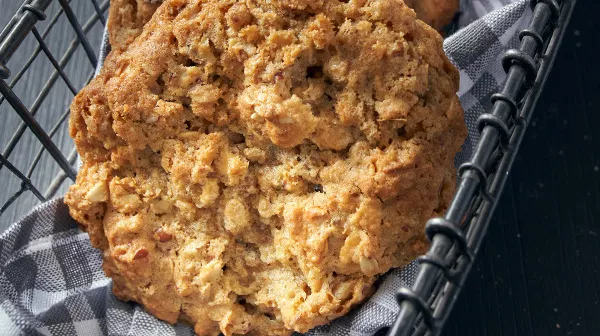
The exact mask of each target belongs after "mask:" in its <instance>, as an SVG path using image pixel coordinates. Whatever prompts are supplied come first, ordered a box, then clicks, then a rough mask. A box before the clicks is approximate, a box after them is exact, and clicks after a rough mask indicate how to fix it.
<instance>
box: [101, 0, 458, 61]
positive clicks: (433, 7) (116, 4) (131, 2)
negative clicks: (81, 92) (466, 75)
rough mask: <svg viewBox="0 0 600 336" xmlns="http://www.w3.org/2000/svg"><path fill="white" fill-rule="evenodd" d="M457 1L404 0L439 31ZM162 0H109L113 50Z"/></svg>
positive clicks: (127, 39) (122, 44)
mask: <svg viewBox="0 0 600 336" xmlns="http://www.w3.org/2000/svg"><path fill="white" fill-rule="evenodd" d="M458 1H459V0H404V2H406V4H407V5H408V6H409V7H411V8H413V9H414V10H415V11H416V13H417V17H418V18H419V19H421V20H423V21H424V22H425V23H427V24H428V25H430V26H432V27H433V28H435V29H436V30H438V31H441V29H442V28H444V26H446V25H447V24H449V23H450V22H451V21H452V18H453V17H454V14H455V13H456V11H457V9H458ZM162 2H163V0H111V1H110V12H109V15H108V35H109V40H110V44H111V47H112V48H113V49H114V50H123V49H124V48H125V47H126V46H127V45H129V44H130V43H131V42H133V40H134V39H135V38H136V37H137V36H138V35H139V34H140V33H141V32H142V28H143V27H144V24H146V22H148V21H149V20H150V18H151V17H152V14H153V13H154V11H155V10H156V9H157V8H158V6H159V5H160V3H162Z"/></svg>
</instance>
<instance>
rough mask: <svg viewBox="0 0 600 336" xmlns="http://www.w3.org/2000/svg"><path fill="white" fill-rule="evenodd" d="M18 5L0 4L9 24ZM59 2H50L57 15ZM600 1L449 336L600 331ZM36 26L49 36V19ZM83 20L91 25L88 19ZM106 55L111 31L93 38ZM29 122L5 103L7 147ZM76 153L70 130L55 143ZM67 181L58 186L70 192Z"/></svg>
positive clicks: (72, 69)
mask: <svg viewBox="0 0 600 336" xmlns="http://www.w3.org/2000/svg"><path fill="white" fill-rule="evenodd" d="M75 2H76V3H77V5H76V6H73V7H74V9H75V10H76V14H77V16H78V17H79V18H85V19H87V18H88V17H89V16H90V15H91V14H92V13H93V7H92V6H91V4H90V2H89V1H88V0H73V3H75ZM19 3H20V1H13V0H0V8H1V9H2V10H1V11H0V26H2V27H3V26H4V25H5V23H6V22H8V21H9V19H10V17H11V16H12V15H13V14H14V13H15V11H16V10H17V9H18V6H19ZM58 7H59V6H58V3H57V2H55V3H54V4H53V5H52V9H51V13H54V12H56V10H57V9H58ZM599 12H600V2H598V1H583V0H580V1H579V5H578V7H577V8H576V9H575V16H574V18H573V20H572V23H571V25H570V28H569V31H568V32H567V35H566V38H565V41H564V42H563V46H562V49H561V51H560V52H559V56H558V59H557V61H556V64H555V66H554V69H553V71H552V74H551V76H550V80H549V82H548V83H547V85H546V89H545V91H544V94H543V95H542V97H541V99H540V102H539V103H538V107H537V109H536V113H535V117H534V120H533V122H532V124H531V127H530V129H529V130H528V133H527V136H526V139H525V141H524V143H523V146H522V148H521V151H520V154H519V157H518V159H517V161H516V163H515V167H514V169H513V171H512V174H511V177H510V180H509V183H508V185H507V187H506V189H505V193H504V195H503V197H502V200H501V203H500V205H499V206H498V209H497V211H496V216H495V218H494V219H493V220H492V223H491V225H490V231H489V233H488V236H487V239H486V242H485V244H484V247H483V249H482V251H481V254H480V255H479V257H478V258H477V261H476V265H475V267H474V268H473V271H472V272H471V274H470V276H469V280H468V282H467V284H466V286H465V288H464V289H463V290H462V293H461V295H460V298H459V301H458V303H457V305H456V306H455V309H454V311H453V313H452V316H451V318H450V321H449V323H448V324H447V326H446V330H445V331H444V334H445V335H461V336H463V335H511V336H512V335H600V274H599V270H600V260H599V257H600V153H599V151H598V148H600V132H599V131H598V128H599V125H600V113H599V109H600V94H599V92H600V84H599V81H598V77H600V65H599V64H598V61H597V50H599V48H600V45H599V44H598V42H597V37H596V34H597V30H598V29H597V28H598V27H597V24H596V22H597V19H596V16H597V14H596V13H599ZM51 16H52V15H49V19H47V20H46V21H45V22H41V23H39V24H38V25H37V28H38V29H39V30H40V31H43V30H44V29H45V26H46V25H47V24H48V21H50V18H51ZM82 21H85V20H82ZM74 37H75V34H74V33H73V29H72V28H71V27H70V26H69V23H68V22H67V21H66V20H64V19H62V20H60V21H59V22H58V23H57V24H56V26H55V27H54V28H53V30H52V33H51V34H49V36H48V37H47V39H46V40H47V42H48V44H49V46H50V48H51V50H52V51H53V52H54V53H57V54H59V55H62V53H64V51H65V49H66V48H67V47H68V45H69V44H70V43H71V41H72V39H73V38H74ZM88 37H89V39H90V42H91V44H92V46H94V47H95V48H97V47H98V46H99V42H100V38H101V25H100V24H97V25H96V26H95V27H94V29H92V30H91V31H90V33H88ZM36 45H37V42H36V41H35V40H34V39H33V38H32V37H28V38H27V39H26V40H25V42H24V44H23V45H22V47H21V48H20V50H19V52H18V54H16V55H15V56H14V57H13V58H12V59H11V61H10V62H9V63H8V67H9V68H10V69H11V70H12V72H13V74H14V73H16V72H17V71H18V69H19V68H20V67H21V66H22V65H23V64H24V63H25V61H26V59H27V58H28V57H29V55H31V53H32V52H33V51H34V49H35V47H36ZM65 70H66V71H67V73H68V74H69V77H70V78H71V80H72V81H73V83H74V84H75V85H76V86H77V87H81V85H83V83H84V82H85V80H86V79H87V76H88V75H89V73H90V72H91V71H92V70H93V67H92V64H91V63H90V62H89V60H88V59H87V58H86V57H85V54H84V53H83V52H82V50H81V48H79V50H78V51H77V52H76V53H75V55H74V56H73V59H72V60H71V61H70V62H69V64H68V66H67V67H66V68H65ZM51 73H52V67H51V64H50V63H49V62H48V60H47V59H46V58H45V57H44V56H43V55H40V56H38V59H37V60H36V61H35V62H34V63H33V64H32V67H31V69H30V70H28V71H27V73H26V74H25V76H24V77H23V78H22V79H21V80H20V81H19V83H18V84H17V85H16V87H15V92H16V93H17V94H18V95H19V96H20V97H21V98H22V100H23V102H24V103H25V105H26V106H31V104H33V102H34V101H35V99H36V95H37V93H38V92H39V91H40V90H41V88H42V87H43V86H44V85H45V82H46V80H47V79H48V77H49V76H50V75H51ZM72 97H73V95H72V93H70V92H69V90H68V89H67V87H66V85H64V83H63V82H62V81H61V80H58V81H57V85H56V87H55V88H54V89H53V90H52V91H51V92H50V94H49V95H48V98H46V100H45V102H44V103H43V104H42V105H41V108H40V110H39V112H38V115H37V120H38V121H39V122H40V124H42V126H43V127H44V128H45V129H46V130H49V129H51V128H52V126H53V124H54V122H55V121H56V119H57V118H58V116H60V115H61V114H62V113H63V112H64V111H65V109H66V108H67V106H68V104H69V102H70V100H71V99H72ZM19 123H20V119H19V118H18V117H17V116H16V115H15V113H14V112H13V111H12V108H11V107H10V106H9V105H8V104H7V103H6V102H4V103H3V104H2V105H1V106H0V150H3V149H4V148H5V146H6V144H7V143H8V142H9V140H10V138H11V136H12V134H13V133H14V131H15V130H16V128H17V127H18V125H19ZM53 140H54V142H55V143H56V144H57V145H58V146H59V147H60V148H61V150H63V152H65V153H69V151H71V150H72V148H73V144H72V141H71V140H70V139H69V137H68V134H67V132H66V128H65V127H63V128H62V129H61V131H59V132H57V134H56V135H55V136H54V137H53ZM39 148H40V144H39V142H38V141H37V140H36V139H35V137H34V136H32V135H31V133H30V132H29V131H27V132H25V135H24V137H23V139H21V141H20V142H19V145H18V146H17V148H16V149H15V151H14V153H13V154H12V155H11V156H10V160H11V162H13V164H15V165H16V166H17V167H18V168H20V169H22V170H25V171H26V170H27V169H28V167H29V165H30V163H31V160H32V158H33V157H34V156H35V154H36V151H37V150H38V149H39ZM59 171H60V168H59V167H58V166H57V165H56V164H55V163H54V161H53V160H52V159H51V158H50V157H49V156H48V155H47V154H46V155H44V157H43V159H42V162H41V163H40V165H39V167H38V169H36V170H35V172H34V174H33V175H32V181H33V182H34V184H35V185H36V186H39V188H40V189H41V190H42V192H43V191H44V190H45V188H47V186H48V184H49V181H50V180H52V178H53V177H54V176H56V174H57V173H58V172H59ZM68 184H69V183H68V181H67V182H66V183H64V185H63V186H62V188H61V189H60V190H59V192H58V195H61V194H63V193H64V190H65V188H66V186H67V185H68ZM0 187H1V188H2V192H0V204H3V203H4V201H5V200H6V199H7V198H8V197H10V195H11V194H12V193H13V192H15V191H17V190H18V189H19V188H20V182H19V180H18V179H16V178H14V176H12V174H11V173H10V172H8V170H7V169H6V168H3V169H2V171H0ZM38 203H39V202H38V201H37V200H36V199H35V197H33V195H32V194H31V193H30V192H26V193H25V194H24V195H23V196H21V198H19V200H18V201H17V202H16V203H15V204H13V205H12V206H11V207H10V208H9V209H8V210H7V212H6V213H5V214H4V215H3V216H2V217H0V232H2V231H4V230H5V228H6V227H7V226H8V225H9V224H10V223H12V222H13V221H14V220H15V219H16V218H18V217H20V216H21V215H23V214H24V213H26V212H27V211H29V210H30V209H31V208H32V207H33V206H35V205H36V204H38Z"/></svg>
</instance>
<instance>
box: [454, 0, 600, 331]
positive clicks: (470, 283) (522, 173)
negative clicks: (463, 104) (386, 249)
mask: <svg viewBox="0 0 600 336" xmlns="http://www.w3.org/2000/svg"><path fill="white" fill-rule="evenodd" d="M598 15H600V2H599V1H592V0H579V1H578V4H577V7H576V8H575V13H574V15H573V18H572V19H571V23H570V25H569V28H568V30H567V33H566V35H565V39H564V40H563V44H562V47H561V49H560V51H559V53H558V58H557V60H556V63H555V64H554V68H553V70H552V72H551V74H550V78H549V81H548V82H547V84H546V87H545V90H544V93H543V94H542V96H541V98H540V100H539V102H538V105H537V108H536V110H535V114H534V118H533V121H532V123H531V124H530V127H529V129H528V130H527V135H526V136H525V139H524V141H523V145H522V147H521V150H520V152H519V155H518V158H517V160H516V162H515V165H514V167H513V170H512V172H511V175H510V177H509V181H508V184H507V185H506V189H505V190H504V195H503V196H502V199H501V201H500V204H499V205H498V208H497V209H496V213H495V216H494V219H493V220H492V222H491V224H490V230H489V231H488V234H487V237H486V241H485V243H484V246H483V249H482V251H481V253H480V254H479V256H478V258H477V260H476V263H475V266H474V267H473V270H472V272H471V274H470V275H469V279H468V280H467V283H466V286H465V287H464V288H463V290H462V292H461V295H460V297H459V299H458V302H457V304H456V305H455V307H454V310H453V312H452V314H451V317H450V319H449V321H448V323H447V324H446V328H445V332H444V333H443V334H444V335H461V336H466V335H477V336H479V335H600V274H599V270H600V84H599V82H600V78H599V77H600V66H599V63H600V55H599V53H598V52H599V51H600V43H599V41H600V40H599V39H598V37H597V34H598V24H597V22H599V21H598Z"/></svg>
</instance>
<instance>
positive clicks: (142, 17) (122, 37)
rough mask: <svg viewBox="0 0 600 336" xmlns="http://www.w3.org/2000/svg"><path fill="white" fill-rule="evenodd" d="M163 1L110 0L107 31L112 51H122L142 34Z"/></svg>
mask: <svg viewBox="0 0 600 336" xmlns="http://www.w3.org/2000/svg"><path fill="white" fill-rule="evenodd" d="M160 3H162V1H161V0H110V7H109V10H108V22H107V25H106V29H107V31H108V39H109V42H110V46H111V48H112V50H116V51H117V52H118V51H122V50H124V49H125V48H126V47H127V46H128V45H129V44H131V43H132V42H133V40H134V39H135V38H136V37H138V35H140V34H141V33H142V29H143V28H144V25H145V24H146V23H147V22H148V21H150V18H152V14H154V12H155V11H156V9H157V8H158V6H159V5H160Z"/></svg>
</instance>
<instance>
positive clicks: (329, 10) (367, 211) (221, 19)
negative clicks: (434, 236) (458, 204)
mask: <svg viewBox="0 0 600 336" xmlns="http://www.w3.org/2000/svg"><path fill="white" fill-rule="evenodd" d="M457 90H458V72H457V70H456V69H455V68H454V67H453V66H452V65H451V63H450V62H449V61H448V59H447V57H446V56H445V55H444V52H443V50H442V39H441V37H440V36H439V34H437V33H436V32H435V31H434V30H433V29H432V28H431V27H429V26H427V25H425V24H424V23H423V22H421V21H418V20H416V18H415V14H414V12H413V11H412V10H410V9H409V8H408V7H407V6H406V5H405V4H404V2H402V1H399V0H372V1H356V0H353V1H350V2H347V3H346V2H338V1H313V0H311V1H308V0H294V1H268V0H248V1H228V0H204V1H198V0H168V1H166V2H165V3H164V4H163V5H162V6H160V7H159V9H158V10H157V12H156V14H155V15H154V16H153V17H152V19H151V20H150V21H149V23H148V24H147V25H146V26H145V27H144V29H143V32H142V33H141V35H140V36H139V37H138V38H136V39H135V41H134V42H133V43H132V44H130V46H129V47H128V48H126V49H125V50H123V51H122V52H118V53H111V54H110V55H109V56H108V58H107V60H106V62H105V65H104V68H103V70H102V71H101V73H100V74H99V75H98V77H96V78H95V79H94V80H93V81H92V82H91V83H90V84H89V85H88V86H87V87H86V88H84V89H83V90H82V91H81V92H80V93H79V94H78V95H77V96H76V97H75V99H74V101H73V104H72V107H71V119H70V132H71V136H72V137H73V138H74V140H75V143H76V146H77V149H78V151H79V153H80V155H81V158H82V161H83V165H82V168H81V170H80V172H79V174H78V177H77V182H76V183H75V185H73V186H72V187H71V188H70V190H69V192H68V194H67V196H66V198H65V201H66V203H67V204H68V205H69V207H70V213H71V215H72V216H73V217H74V218H75V219H76V220H77V221H78V222H79V223H81V225H82V227H83V228H84V229H85V230H86V231H87V232H88V233H89V235H90V239H91V242H92V244H93V245H94V246H95V247H97V248H99V249H100V250H102V251H103V257H104V264H103V267H104V270H105V272H106V274H107V275H108V276H110V277H111V278H112V279H113V291H114V293H115V294H116V295H117V296H118V297H119V298H121V299H123V300H133V301H136V302H139V303H141V304H143V305H144V307H145V308H146V309H147V310H148V311H149V312H150V313H152V314H153V315H155V316H157V317H158V318H160V319H163V320H165V321H168V322H170V323H175V322H176V321H178V320H183V321H187V322H189V323H191V324H192V325H193V326H194V329H195V331H196V332H197V333H198V334H199V335H218V334H219V333H220V332H222V333H223V334H225V335H234V334H236V335H237V334H250V335H289V334H290V333H291V332H292V331H293V330H296V331H299V332H306V331H307V330H309V329H311V328H313V327H314V326H317V325H321V324H325V323H328V322H329V321H330V320H332V319H334V318H336V317H339V316H341V315H343V314H345V313H347V312H348V311H349V310H350V309H351V308H352V307H354V306H355V305H356V304H358V303H360V302H361V301H363V300H364V299H365V298H367V297H368V296H369V295H370V294H371V293H372V292H373V284H374V281H375V280H376V279H377V276H378V275H380V274H382V273H384V272H386V271H388V270H389V269H390V268H392V267H401V266H404V265H406V264H407V263H408V262H410V261H411V260H413V259H414V258H415V257H416V256H417V255H419V254H421V253H423V252H424V251H425V250H426V247H427V245H426V241H425V238H424V233H423V228H424V223H425V221H426V220H427V219H428V218H430V217H431V216H435V215H437V214H440V213H441V212H443V210H444V209H445V207H446V206H447V204H448V201H449V199H450V197H451V195H452V192H453V189H454V183H455V169H454V165H453V159H454V156H455V154H456V152H457V151H458V150H459V149H460V147H461V145H462V143H463V141H464V138H465V136H466V128H465V125H464V121H463V112H462V109H461V107H460V104H459V101H458V98H457V96H456V91H457Z"/></svg>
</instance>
